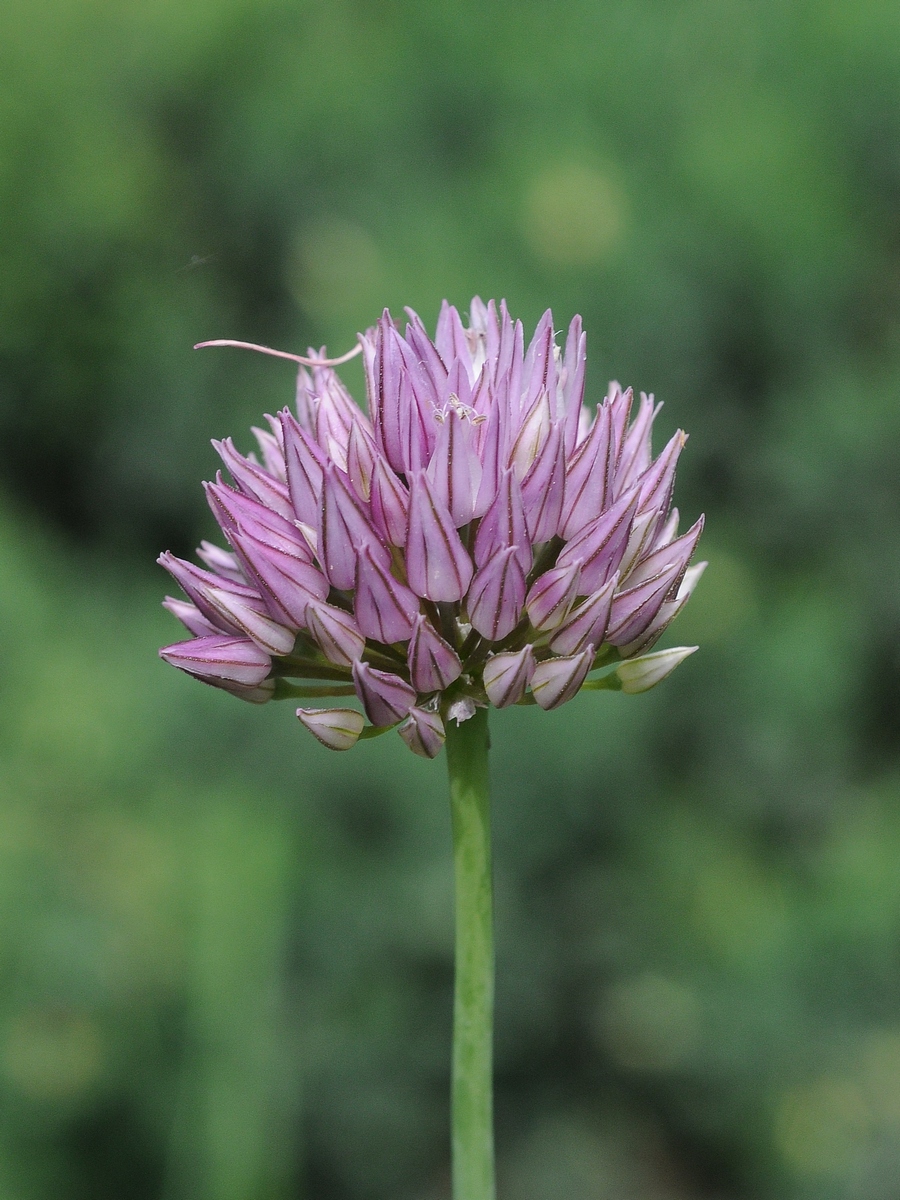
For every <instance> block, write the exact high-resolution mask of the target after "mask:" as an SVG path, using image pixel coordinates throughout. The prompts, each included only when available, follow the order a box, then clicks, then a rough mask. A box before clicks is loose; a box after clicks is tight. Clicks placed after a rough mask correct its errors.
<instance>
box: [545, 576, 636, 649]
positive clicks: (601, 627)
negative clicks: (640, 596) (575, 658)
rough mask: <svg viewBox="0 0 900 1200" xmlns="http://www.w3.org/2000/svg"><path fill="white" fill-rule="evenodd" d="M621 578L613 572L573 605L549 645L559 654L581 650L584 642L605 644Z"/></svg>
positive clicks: (593, 644) (597, 644)
mask: <svg viewBox="0 0 900 1200" xmlns="http://www.w3.org/2000/svg"><path fill="white" fill-rule="evenodd" d="M618 582H619V577H618V575H613V576H612V578H611V579H609V580H608V581H607V582H606V583H605V584H604V585H603V587H602V588H600V590H599V591H598V592H594V593H593V595H591V596H588V597H587V599H585V600H582V602H581V603H580V604H579V605H578V606H577V607H576V608H573V609H572V611H571V613H569V615H568V617H567V618H566V620H565V622H564V623H563V624H562V625H561V626H560V627H559V629H558V630H557V631H556V633H555V634H554V635H553V637H552V638H551V639H550V649H551V650H553V651H554V652H555V653H556V654H578V653H579V652H580V651H582V650H583V649H584V648H585V646H600V645H602V644H603V639H604V638H605V637H606V630H607V626H608V625H609V614H610V610H611V608H612V601H613V592H614V591H615V589H616V585H617V583H618Z"/></svg>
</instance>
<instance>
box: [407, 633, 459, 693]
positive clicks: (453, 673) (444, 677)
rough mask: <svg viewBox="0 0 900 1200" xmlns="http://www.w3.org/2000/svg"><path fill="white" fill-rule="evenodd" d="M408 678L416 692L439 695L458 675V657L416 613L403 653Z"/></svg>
mask: <svg viewBox="0 0 900 1200" xmlns="http://www.w3.org/2000/svg"><path fill="white" fill-rule="evenodd" d="M407 663H408V665H409V677H410V679H411V680H412V684H413V687H414V688H415V689H416V691H417V692H420V693H423V694H424V693H427V692H442V691H443V690H444V688H447V687H449V686H450V684H451V683H453V682H454V680H456V679H459V677H460V675H461V674H462V663H461V662H460V660H459V655H458V654H457V653H456V651H455V650H454V649H453V647H452V646H451V645H449V644H448V643H447V642H445V641H444V639H443V638H442V637H441V636H440V634H439V633H437V632H436V630H435V628H434V626H433V625H432V624H431V622H430V621H429V620H428V618H427V617H426V616H425V615H424V614H422V613H420V614H419V616H418V617H417V618H416V623H415V628H414V629H413V634H412V637H411V638H410V641H409V649H408V651H407Z"/></svg>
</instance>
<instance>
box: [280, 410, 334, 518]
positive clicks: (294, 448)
mask: <svg viewBox="0 0 900 1200" xmlns="http://www.w3.org/2000/svg"><path fill="white" fill-rule="evenodd" d="M280 417H281V428H282V430H283V436H284V462H285V471H286V474H287V485H288V492H289V495H290V499H291V505H292V508H293V512H294V514H295V515H296V517H297V519H298V520H299V521H303V522H304V524H306V525H315V524H316V521H317V519H318V513H319V503H320V498H321V495H322V477H323V474H324V468H325V455H324V453H323V452H322V450H320V448H319V447H318V446H317V445H316V443H315V441H314V440H313V438H312V437H311V436H310V434H309V433H308V432H307V431H306V430H305V429H303V428H302V426H301V425H300V423H299V422H298V421H297V420H295V418H294V417H293V416H292V415H291V414H290V413H289V412H288V410H287V409H285V410H284V411H283V412H282V413H281V414H280Z"/></svg>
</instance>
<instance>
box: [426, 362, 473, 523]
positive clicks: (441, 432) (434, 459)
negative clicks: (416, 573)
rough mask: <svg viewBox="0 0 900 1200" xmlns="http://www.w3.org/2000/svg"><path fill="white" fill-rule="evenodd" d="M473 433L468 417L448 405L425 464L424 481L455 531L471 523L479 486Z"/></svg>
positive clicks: (457, 408) (451, 404)
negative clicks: (426, 479) (425, 479)
mask: <svg viewBox="0 0 900 1200" xmlns="http://www.w3.org/2000/svg"><path fill="white" fill-rule="evenodd" d="M457 386H460V384H459V383H457ZM454 395H455V393H454ZM475 432H476V430H475V426H474V425H473V424H472V422H471V420H470V419H469V417H468V415H464V414H463V413H462V412H461V411H460V409H459V407H454V405H453V403H452V402H451V403H450V404H448V406H447V409H446V412H445V413H444V415H443V416H442V418H441V420H440V421H439V424H438V434H437V441H436V443H435V447H434V454H433V455H432V456H431V462H430V463H429V464H428V479H429V481H430V482H431V486H432V489H433V492H434V495H435V496H436V497H437V498H438V499H439V500H440V501H441V503H442V504H443V505H444V506H445V507H446V509H447V511H448V512H449V513H450V516H451V518H452V520H453V524H454V525H455V526H456V528H457V529H459V528H460V527H461V526H463V525H468V523H469V521H471V520H472V517H473V516H474V514H475V501H476V499H477V497H478V489H479V486H480V484H481V462H480V461H479V459H478V455H477V454H476V453H475V445H474V443H475Z"/></svg>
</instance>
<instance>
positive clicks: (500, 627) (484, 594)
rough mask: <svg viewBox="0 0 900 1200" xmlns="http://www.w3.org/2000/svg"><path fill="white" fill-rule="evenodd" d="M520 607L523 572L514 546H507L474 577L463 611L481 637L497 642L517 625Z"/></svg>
mask: <svg viewBox="0 0 900 1200" xmlns="http://www.w3.org/2000/svg"><path fill="white" fill-rule="evenodd" d="M524 605H525V572H524V571H523V570H522V565H521V563H520V562H519V560H518V558H517V556H516V548H515V546H509V547H507V549H506V550H502V551H500V552H499V553H498V554H495V555H494V557H493V558H491V559H490V560H489V561H488V562H487V563H486V564H485V565H484V566H483V567H482V568H481V569H480V570H479V571H477V572H476V573H475V578H474V579H473V580H472V586H471V587H470V588H469V594H468V597H467V599H466V609H467V611H468V614H469V620H470V621H471V623H472V625H473V627H474V628H475V629H477V630H478V632H479V633H480V634H481V635H482V637H486V638H487V639H488V640H489V641H492V642H497V641H501V640H502V639H503V638H505V637H506V635H507V634H508V633H512V631H513V630H514V629H515V627H516V625H518V623H519V618H520V617H521V615H522V609H523V607H524Z"/></svg>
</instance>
